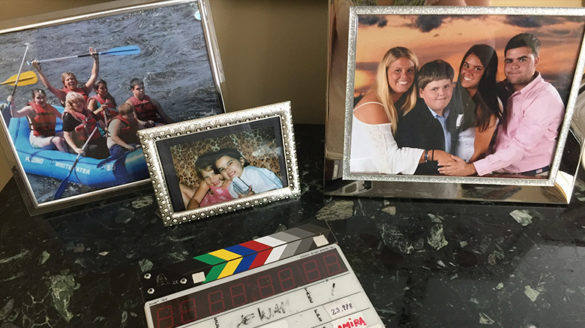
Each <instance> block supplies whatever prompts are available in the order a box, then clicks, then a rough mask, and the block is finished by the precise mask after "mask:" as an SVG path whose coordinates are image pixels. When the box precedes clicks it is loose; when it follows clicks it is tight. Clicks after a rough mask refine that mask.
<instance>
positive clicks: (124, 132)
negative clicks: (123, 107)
mask: <svg viewBox="0 0 585 328" xmlns="http://www.w3.org/2000/svg"><path fill="white" fill-rule="evenodd" d="M115 118H116V119H119V120H120V122H122V123H123V124H120V131H118V137H120V139H122V140H124V142H125V143H127V144H137V143H139V142H140V141H139V140H138V136H137V135H136V132H138V122H136V121H135V120H134V121H132V122H130V121H128V120H127V119H126V118H124V117H122V115H118V116H116V117H115Z"/></svg>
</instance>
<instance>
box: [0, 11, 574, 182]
mask: <svg viewBox="0 0 585 328" xmlns="http://www.w3.org/2000/svg"><path fill="white" fill-rule="evenodd" d="M149 2H153V1H149V0H122V1H106V0H77V1H74V2H72V1H68V0H51V1H38V0H19V1H14V0H0V8H2V10H1V11H0V29H4V28H10V27H15V26H22V25H28V24H32V23H35V22H42V21H46V20H50V19H56V18H59V17H67V16H72V15H79V14H83V13H89V12H99V11H103V10H107V9H113V8H118V7H121V6H128V5H131V4H143V3H149ZM210 2H211V7H212V13H213V16H214V17H213V18H214V20H215V29H216V32H217V34H218V44H219V48H220V52H221V57H222V62H223V68H224V74H225V78H226V83H225V88H226V94H225V105H226V108H227V110H228V111H234V110H239V109H244V108H250V107H256V106H260V105H265V104H270V103H275V102H280V101H285V100H291V101H292V108H293V116H294V121H295V123H314V124H322V123H324V118H325V86H326V65H327V58H326V57H327V24H328V22H327V20H328V13H327V8H328V7H327V6H328V1H327V0H320V1H315V0H297V1H292V0H246V1H242V0H210ZM528 2H529V3H530V5H531V6H556V7H579V6H582V5H583V3H584V2H585V0H583V1H582V0H531V1H526V0H491V3H492V5H493V6H523V5H526V4H527V3H528ZM79 7H83V8H82V10H80V9H79ZM57 12H58V13H57ZM0 61H1V60H0ZM0 78H2V77H0ZM8 93H9V91H8V90H6V88H2V89H0V98H1V99H5V98H6V96H8ZM0 148H7V147H6V145H3V144H0ZM2 151H4V149H2ZM0 154H1V155H0V156H1V157H0V189H1V188H3V187H4V185H5V184H6V182H7V181H8V180H9V179H10V177H11V176H12V174H11V172H10V169H9V168H10V167H11V166H12V165H13V163H11V162H9V161H8V160H7V159H6V156H2V155H4V154H5V153H4V152H2V153H0Z"/></svg>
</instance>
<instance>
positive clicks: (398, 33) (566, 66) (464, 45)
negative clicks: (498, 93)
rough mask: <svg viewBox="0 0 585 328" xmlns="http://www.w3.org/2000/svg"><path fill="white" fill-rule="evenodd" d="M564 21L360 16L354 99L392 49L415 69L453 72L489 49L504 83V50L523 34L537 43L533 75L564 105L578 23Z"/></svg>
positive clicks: (580, 31) (580, 23) (505, 17)
mask: <svg viewBox="0 0 585 328" xmlns="http://www.w3.org/2000/svg"><path fill="white" fill-rule="evenodd" d="M579 19H580V18H579V17H567V16H562V17H560V16H513V15H481V16H471V15H465V16H462V15H447V16H439V15H360V16H359V21H360V24H359V27H358V32H357V43H356V70H355V85H354V87H355V90H356V92H355V93H356V95H358V94H360V93H363V92H365V91H366V90H367V89H368V88H369V87H370V86H371V85H372V82H373V79H374V74H375V70H376V67H377V65H378V61H379V60H380V59H381V58H382V56H383V55H384V53H385V52H386V51H387V50H388V49H389V48H392V47H395V46H403V47H407V48H409V49H411V50H412V51H413V52H414V53H415V54H416V55H417V56H418V58H419V61H420V64H421V65H422V64H424V63H426V62H428V61H431V60H435V59H443V60H445V61H447V62H449V63H450V64H451V65H452V66H453V68H454V69H455V74H456V76H457V73H458V72H457V71H458V69H459V64H460V62H461V59H462V57H463V55H464V54H465V52H466V51H467V50H468V49H469V48H470V47H471V46H472V45H474V44H479V43H485V44H488V45H491V46H493V47H494V48H495V49H496V51H497V54H498V64H499V65H498V80H503V79H504V78H505V77H504V73H503V72H504V71H503V64H504V60H503V59H504V47H505V45H506V43H507V42H508V40H509V39H510V38H511V37H512V36H514V35H516V34H518V33H523V32H528V33H532V34H535V35H536V36H537V37H538V38H539V39H540V41H541V42H542V47H541V51H540V63H539V65H538V66H537V70H538V71H539V72H541V73H542V75H543V77H544V78H545V79H546V80H547V81H549V82H551V83H553V85H555V87H556V88H557V89H558V90H559V93H560V94H561V96H562V97H563V99H564V100H566V96H567V95H568V92H569V91H570V84H571V82H572V78H573V72H574V70H575V65H576V63H577V59H578V54H579V49H580V46H581V41H582V40H581V38H582V34H583V25H584V23H583V21H582V20H581V21H579Z"/></svg>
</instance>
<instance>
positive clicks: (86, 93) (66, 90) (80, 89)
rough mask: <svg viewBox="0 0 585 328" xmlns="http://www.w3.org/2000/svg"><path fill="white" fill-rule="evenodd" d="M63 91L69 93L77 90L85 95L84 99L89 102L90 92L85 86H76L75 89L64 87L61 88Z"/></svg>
mask: <svg viewBox="0 0 585 328" xmlns="http://www.w3.org/2000/svg"><path fill="white" fill-rule="evenodd" d="M61 91H63V92H65V93H69V92H76V93H79V94H80V95H82V96H83V99H84V100H85V102H86V103H87V98H88V96H89V95H88V93H89V92H87V90H86V89H85V88H76V89H75V90H70V89H68V88H65V87H63V89H61Z"/></svg>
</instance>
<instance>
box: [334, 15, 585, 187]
mask: <svg viewBox="0 0 585 328" xmlns="http://www.w3.org/2000/svg"><path fill="white" fill-rule="evenodd" d="M354 17H355V19H356V21H355V28H356V30H355V34H354V35H353V36H354V38H353V39H351V40H352V41H351V42H354V43H353V44H352V43H351V42H350V47H351V46H352V45H353V46H354V47H355V49H354V50H355V51H349V53H350V55H349V58H348V62H349V64H348V67H349V66H351V69H350V68H348V71H349V72H351V71H352V70H353V75H351V73H348V75H349V76H348V78H347V81H348V83H347V85H348V92H351V91H353V94H348V95H347V97H346V111H347V113H346V126H348V125H350V126H351V128H350V129H349V133H347V132H346V134H349V137H348V138H347V139H346V145H345V149H346V154H347V153H349V155H348V156H347V158H348V165H349V169H348V172H349V174H352V175H354V176H358V175H359V176H368V175H372V176H378V177H379V176H382V175H388V176H390V175H407V176H413V175H421V176H434V177H439V176H456V177H490V178H514V179H518V178H521V179H544V180H546V179H548V178H549V177H551V175H553V174H556V171H557V170H558V166H559V165H558V163H559V162H560V157H561V155H562V154H561V153H562V148H563V146H564V140H565V139H566V136H567V133H568V132H569V125H570V115H571V114H572V110H569V109H568V107H567V106H568V104H569V103H570V99H571V95H573V94H574V95H575V96H576V93H577V89H578V85H579V84H578V82H577V83H575V78H576V77H578V78H580V76H581V75H582V72H577V73H575V71H576V69H577V67H578V62H579V58H580V56H581V52H582V43H583V31H584V25H585V22H583V20H582V17H580V16H570V15H566V16H563V15H522V14H422V15H414V14H407V13H406V12H403V13H400V14H396V13H388V14H370V13H367V14H366V13H357V14H356V15H355V16H354ZM488 27H489V28H488ZM352 50H353V49H352ZM575 85H577V87H575ZM573 89H576V90H573ZM346 131H347V130H346ZM347 140H349V142H347Z"/></svg>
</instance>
